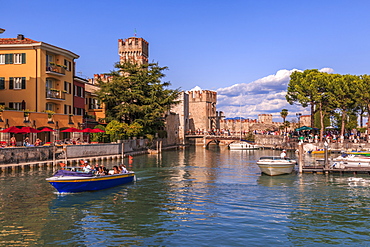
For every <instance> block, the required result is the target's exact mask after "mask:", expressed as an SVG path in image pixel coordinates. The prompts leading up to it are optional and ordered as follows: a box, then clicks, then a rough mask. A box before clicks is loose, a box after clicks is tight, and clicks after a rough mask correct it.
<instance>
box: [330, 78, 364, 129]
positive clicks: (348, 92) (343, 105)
mask: <svg viewBox="0 0 370 247" xmlns="http://www.w3.org/2000/svg"><path fill="white" fill-rule="evenodd" d="M359 80H360V79H359V77H358V76H354V75H339V74H333V75H331V80H329V87H330V90H328V92H329V93H330V94H331V96H330V99H331V103H332V104H333V105H335V107H336V108H337V110H338V111H340V115H341V122H340V124H339V125H340V126H341V131H340V135H341V136H344V131H345V123H346V119H347V114H349V113H351V114H352V113H353V112H354V109H355V108H356V106H357V105H358V104H357V103H358V101H357V100H356V97H354V95H356V91H357V85H359Z"/></svg>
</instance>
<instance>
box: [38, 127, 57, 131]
mask: <svg viewBox="0 0 370 247" xmlns="http://www.w3.org/2000/svg"><path fill="white" fill-rule="evenodd" d="M40 131H41V132H52V131H54V130H53V129H50V128H48V127H44V128H42V129H40Z"/></svg>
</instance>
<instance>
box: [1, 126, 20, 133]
mask: <svg viewBox="0 0 370 247" xmlns="http://www.w3.org/2000/svg"><path fill="white" fill-rule="evenodd" d="M0 132H3V133H21V131H20V129H18V128H17V127H15V126H12V127H9V128H6V129H4V130H1V131H0Z"/></svg>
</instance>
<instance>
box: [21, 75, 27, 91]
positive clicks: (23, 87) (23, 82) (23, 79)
mask: <svg viewBox="0 0 370 247" xmlns="http://www.w3.org/2000/svg"><path fill="white" fill-rule="evenodd" d="M22 89H26V77H22Z"/></svg>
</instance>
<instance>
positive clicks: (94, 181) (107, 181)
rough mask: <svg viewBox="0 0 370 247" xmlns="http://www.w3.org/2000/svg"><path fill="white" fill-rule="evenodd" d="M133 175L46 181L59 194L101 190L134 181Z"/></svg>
mask: <svg viewBox="0 0 370 247" xmlns="http://www.w3.org/2000/svg"><path fill="white" fill-rule="evenodd" d="M134 178H135V173H134V172H130V173H125V174H115V175H106V176H97V177H50V178H47V179H46V180H47V181H48V182H49V183H50V184H51V185H52V186H54V188H55V189H57V190H58V192H60V193H76V192H84V191H94V190H103V189H108V188H111V187H115V186H118V185H121V184H126V183H130V182H132V181H134Z"/></svg>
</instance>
